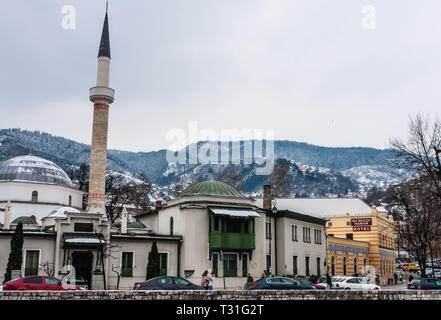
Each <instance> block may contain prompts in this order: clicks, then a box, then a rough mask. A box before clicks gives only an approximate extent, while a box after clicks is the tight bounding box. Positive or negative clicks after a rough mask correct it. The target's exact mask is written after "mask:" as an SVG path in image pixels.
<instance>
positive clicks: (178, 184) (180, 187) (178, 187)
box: [171, 177, 184, 197]
mask: <svg viewBox="0 0 441 320" xmlns="http://www.w3.org/2000/svg"><path fill="white" fill-rule="evenodd" d="M171 187H172V194H173V196H175V197H178V196H179V195H180V194H181V192H182V191H184V181H183V179H182V177H179V178H178V177H177V178H176V179H175V181H174V182H173V184H172V186H171Z"/></svg>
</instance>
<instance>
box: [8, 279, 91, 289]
mask: <svg viewBox="0 0 441 320" xmlns="http://www.w3.org/2000/svg"><path fill="white" fill-rule="evenodd" d="M8 290H11V291H12V290H45V291H48V290H51V291H52V290H57V291H65V290H84V289H82V288H80V287H79V286H74V285H70V284H67V283H64V282H63V281H61V280H59V279H57V278H54V277H48V276H28V277H24V278H20V279H15V280H11V281H8V282H6V283H5V285H4V286H3V291H8Z"/></svg>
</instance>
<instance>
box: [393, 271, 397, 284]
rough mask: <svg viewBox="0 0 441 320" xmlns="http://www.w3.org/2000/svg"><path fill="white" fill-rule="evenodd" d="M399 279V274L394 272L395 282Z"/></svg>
mask: <svg viewBox="0 0 441 320" xmlns="http://www.w3.org/2000/svg"><path fill="white" fill-rule="evenodd" d="M397 280H398V275H397V273H396V272H395V273H394V281H395V284H397Z"/></svg>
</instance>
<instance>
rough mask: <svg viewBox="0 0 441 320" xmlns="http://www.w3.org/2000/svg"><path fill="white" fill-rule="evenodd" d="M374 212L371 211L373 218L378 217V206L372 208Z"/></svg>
mask: <svg viewBox="0 0 441 320" xmlns="http://www.w3.org/2000/svg"><path fill="white" fill-rule="evenodd" d="M371 209H372V210H371V215H373V216H376V215H377V213H378V212H377V207H376V206H372V208H371Z"/></svg>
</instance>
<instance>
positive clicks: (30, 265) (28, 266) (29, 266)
mask: <svg viewBox="0 0 441 320" xmlns="http://www.w3.org/2000/svg"><path fill="white" fill-rule="evenodd" d="M39 259H40V251H38V250H26V261H25V277H26V276H35V275H38V263H39Z"/></svg>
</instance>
